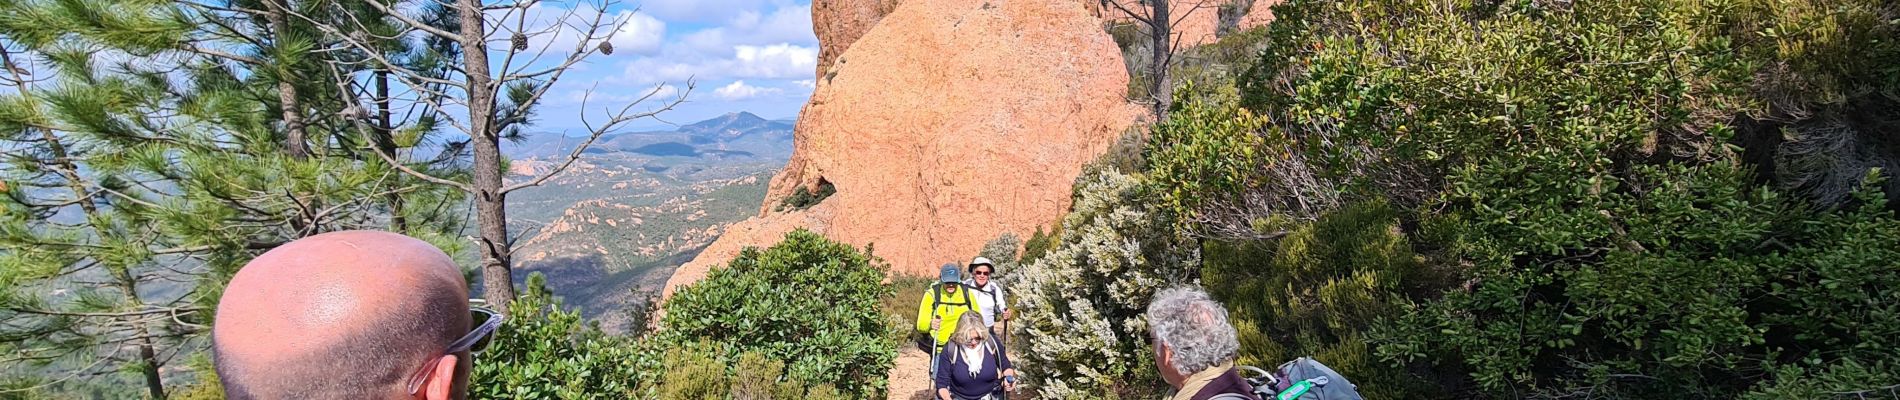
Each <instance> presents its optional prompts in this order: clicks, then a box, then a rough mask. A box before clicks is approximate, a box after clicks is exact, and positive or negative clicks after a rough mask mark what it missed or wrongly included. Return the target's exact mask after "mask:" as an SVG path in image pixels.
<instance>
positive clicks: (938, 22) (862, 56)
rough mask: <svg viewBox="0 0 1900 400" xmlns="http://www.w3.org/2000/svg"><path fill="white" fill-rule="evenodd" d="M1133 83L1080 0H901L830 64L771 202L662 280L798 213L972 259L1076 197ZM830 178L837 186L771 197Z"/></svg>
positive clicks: (940, 256) (902, 259)
mask: <svg viewBox="0 0 1900 400" xmlns="http://www.w3.org/2000/svg"><path fill="white" fill-rule="evenodd" d="M1084 1H1087V0H1084ZM826 10H831V8H825V7H817V6H814V7H813V13H814V14H818V13H821V12H826ZM830 19H832V16H824V15H814V17H813V20H814V21H822V20H830ZM815 29H816V28H815ZM820 37H821V40H825V39H828V38H827V37H826V36H824V35H822V34H821V35H820ZM825 46H827V48H830V47H832V46H833V45H832V44H830V43H827V44H825ZM1127 85H1128V74H1127V72H1126V71H1125V70H1124V67H1123V66H1122V60H1121V56H1120V51H1119V50H1118V49H1116V48H1115V44H1114V42H1113V41H1112V40H1111V39H1110V38H1109V37H1108V35H1107V34H1106V33H1105V32H1104V31H1103V29H1102V25H1101V20H1100V19H1099V18H1097V17H1095V16H1093V15H1091V14H1090V13H1089V12H1088V11H1087V10H1086V9H1085V8H1084V4H1083V2H1082V1H1077V0H907V1H904V2H903V3H902V4H900V5H898V6H897V8H896V9H895V10H893V11H892V12H891V13H890V14H889V15H886V16H883V18H882V20H881V21H880V22H878V23H877V24H876V25H875V26H874V27H872V28H870V29H869V30H868V31H866V32H865V34H864V35H863V37H861V38H859V39H857V40H856V42H855V43H852V44H850V45H849V49H847V50H845V51H844V52H843V53H842V54H841V55H840V56H839V57H838V59H837V60H836V64H834V65H833V66H832V67H831V68H830V69H828V70H827V72H826V73H824V74H821V76H820V77H819V79H818V88H817V90H816V91H815V92H814V93H813V95H812V98H811V100H810V102H808V103H807V104H806V105H805V108H804V111H803V112H802V113H801V114H800V116H799V121H798V127H797V137H798V140H797V145H796V150H795V152H794V153H793V156H792V159H791V161H790V162H789V163H787V165H786V167H785V169H784V170H783V171H781V172H780V173H779V175H778V176H777V177H775V178H773V180H772V186H771V189H770V191H769V192H768V193H767V196H766V201H765V204H764V205H763V207H762V211H761V215H760V216H759V217H756V218H753V219H751V220H748V221H745V222H741V223H739V224H737V225H735V226H733V227H732V228H730V229H728V231H727V232H726V234H725V236H723V237H721V238H720V239H719V240H717V241H716V242H714V243H713V244H712V245H711V246H709V247H708V248H707V250H706V251H705V252H703V253H702V254H701V255H700V256H699V258H698V259H695V260H693V261H692V262H690V263H687V264H686V265H684V266H682V267H681V268H680V269H679V272H677V273H675V275H674V277H673V279H672V280H670V281H669V282H668V283H667V289H666V291H667V293H671V292H672V290H673V288H674V287H675V286H677V285H680V284H685V283H690V282H692V281H696V280H698V279H699V278H700V277H702V276H704V274H705V272H706V270H707V268H708V267H710V266H713V265H716V264H720V263H724V262H725V261H727V260H729V259H731V257H732V256H733V255H735V254H737V252H738V251H739V250H740V249H742V248H744V247H745V246H768V245H771V244H772V243H776V242H777V241H778V240H779V239H780V238H781V237H782V236H783V235H784V234H785V233H786V232H789V231H791V230H792V229H796V228H798V227H806V228H809V229H812V230H813V231H816V232H819V233H822V234H824V235H826V236H828V237H831V238H833V239H836V240H840V241H844V242H847V243H851V244H853V245H857V246H863V245H866V244H873V243H874V244H875V245H876V246H875V247H876V252H877V254H878V255H879V256H881V257H883V258H884V259H886V260H888V261H890V263H891V265H892V267H893V269H894V270H896V271H897V272H900V273H909V274H934V273H935V271H936V266H938V265H941V264H942V263H944V262H951V261H967V259H968V258H969V257H970V256H972V255H974V254H975V253H976V251H977V250H979V249H980V248H981V247H982V245H983V244H984V243H985V242H987V241H989V240H990V239H993V238H995V237H996V236H997V235H998V234H1001V233H1003V232H1011V233H1015V234H1017V235H1021V236H1024V237H1027V234H1029V233H1030V232H1032V231H1034V230H1036V228H1038V227H1047V226H1049V225H1050V224H1051V223H1053V222H1054V221H1057V220H1058V219H1060V218H1061V216H1062V215H1063V213H1065V212H1067V210H1068V207H1069V195H1070V186H1071V184H1072V182H1073V181H1074V179H1075V176H1076V175H1077V174H1079V173H1080V171H1081V169H1082V166H1083V165H1084V164H1087V163H1088V162H1090V161H1092V160H1093V159H1094V158H1095V157H1096V156H1097V155H1099V154H1101V153H1102V152H1103V151H1104V150H1106V149H1107V147H1108V146H1109V144H1110V143H1112V142H1114V141H1115V139H1116V138H1118V137H1119V136H1120V135H1121V134H1122V132H1124V131H1125V130H1126V129H1127V128H1128V126H1129V125H1130V124H1132V123H1133V122H1134V121H1135V119H1136V118H1138V117H1139V116H1140V115H1142V114H1143V111H1142V110H1141V108H1140V107H1138V106H1134V105H1131V104H1129V103H1127V102H1126V100H1125V99H1124V97H1123V94H1124V93H1125V92H1126V91H1127ZM820 182H826V183H830V184H832V185H834V186H835V187H836V188H837V194H835V195H832V196H831V197H829V198H827V199H826V200H824V201H823V202H821V203H819V204H818V205H817V206H814V207H812V208H810V209H806V210H798V211H786V212H780V211H777V210H776V208H777V207H778V205H779V204H780V203H781V202H782V201H783V199H784V198H786V197H787V196H789V195H790V194H792V193H793V192H794V191H795V190H796V189H797V188H799V187H815V186H817V185H818V184H819V183H820Z"/></svg>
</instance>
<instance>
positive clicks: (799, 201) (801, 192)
mask: <svg viewBox="0 0 1900 400" xmlns="http://www.w3.org/2000/svg"><path fill="white" fill-rule="evenodd" d="M837 193H838V187H837V186H835V185H832V184H831V182H827V181H822V180H821V181H819V182H818V191H817V192H813V191H811V189H808V188H806V187H804V186H800V187H798V190H795V191H793V192H792V195H791V196H786V197H785V200H784V201H783V202H781V203H779V206H778V210H779V211H796V210H803V209H807V208H811V206H815V205H818V202H821V201H825V198H828V197H831V195H833V194H837Z"/></svg>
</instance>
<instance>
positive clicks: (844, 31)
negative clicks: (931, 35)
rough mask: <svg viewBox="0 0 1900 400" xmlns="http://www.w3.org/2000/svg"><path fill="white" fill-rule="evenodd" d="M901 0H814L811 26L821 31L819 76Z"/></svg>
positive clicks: (816, 32)
mask: <svg viewBox="0 0 1900 400" xmlns="http://www.w3.org/2000/svg"><path fill="white" fill-rule="evenodd" d="M898 2H899V0H812V2H811V30H812V33H815V34H817V35H818V78H819V79H823V78H824V77H825V71H827V70H829V69H831V63H832V62H833V61H836V60H837V59H838V55H840V54H844V49H846V48H849V47H851V43H854V42H857V41H858V38H860V37H864V33H865V32H869V31H871V27H873V26H877V21H878V20H880V19H884V16H885V15H889V14H890V13H891V11H892V10H896V9H897V3H898Z"/></svg>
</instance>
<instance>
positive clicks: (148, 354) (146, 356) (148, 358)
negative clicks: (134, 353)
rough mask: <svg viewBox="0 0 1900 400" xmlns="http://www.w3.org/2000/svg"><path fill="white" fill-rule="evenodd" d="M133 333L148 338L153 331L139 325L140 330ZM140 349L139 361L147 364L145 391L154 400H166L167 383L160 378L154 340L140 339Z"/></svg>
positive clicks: (149, 338)
mask: <svg viewBox="0 0 1900 400" xmlns="http://www.w3.org/2000/svg"><path fill="white" fill-rule="evenodd" d="M134 323H136V322H134ZM132 332H133V334H135V335H139V336H148V335H150V334H151V331H150V330H147V329H145V325H143V324H140V325H138V329H134V330H133V331H132ZM138 347H139V360H140V361H143V362H145V368H144V370H145V389H146V391H147V392H150V393H151V394H152V398H153V399H155V400H164V399H165V381H164V380H163V379H161V378H160V377H159V376H158V351H157V350H156V349H154V348H153V346H152V338H151V337H144V338H139V340H138Z"/></svg>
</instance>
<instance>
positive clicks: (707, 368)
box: [660, 342, 732, 400]
mask: <svg viewBox="0 0 1900 400" xmlns="http://www.w3.org/2000/svg"><path fill="white" fill-rule="evenodd" d="M711 347H713V346H712V345H710V344H707V343H703V342H702V343H699V344H698V345H688V346H674V347H671V348H669V349H668V350H667V351H666V358H665V360H666V363H665V364H664V365H665V367H664V368H662V369H661V371H662V372H661V373H662V374H664V375H663V376H664V378H662V379H661V383H660V399H661V400H702V399H723V398H726V396H728V395H730V393H731V390H732V388H731V386H730V380H729V378H727V376H726V365H725V364H724V363H722V362H720V361H719V358H718V355H717V354H715V352H716V350H714V349H712V348H711Z"/></svg>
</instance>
